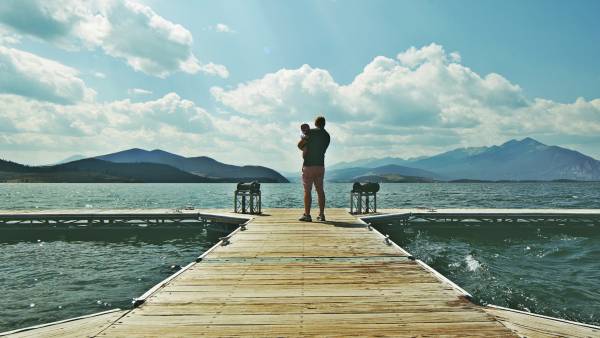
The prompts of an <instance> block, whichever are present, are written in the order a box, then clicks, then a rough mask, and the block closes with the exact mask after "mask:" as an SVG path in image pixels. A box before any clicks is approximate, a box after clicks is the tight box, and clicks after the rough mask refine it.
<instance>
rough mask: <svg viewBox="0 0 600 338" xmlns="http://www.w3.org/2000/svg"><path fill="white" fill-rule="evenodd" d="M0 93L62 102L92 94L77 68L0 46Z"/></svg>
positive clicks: (89, 97) (92, 95)
mask: <svg viewBox="0 0 600 338" xmlns="http://www.w3.org/2000/svg"><path fill="white" fill-rule="evenodd" d="M0 73H1V74H2V76H0V93H8V94H16V95H22V96H26V97H31V98H34V99H37V100H45V101H51V102H56V103H62V104H72V103H75V102H78V101H86V100H87V101H89V100H92V99H93V98H94V96H95V94H96V93H95V92H94V90H92V89H90V88H88V87H87V86H86V85H85V83H84V82H83V80H81V79H80V78H79V73H78V72H77V70H75V69H73V68H70V67H67V66H65V65H63V64H60V63H58V62H55V61H52V60H49V59H45V58H42V57H39V56H37V55H34V54H31V53H28V52H24V51H21V50H17V49H14V48H7V47H3V46H0Z"/></svg>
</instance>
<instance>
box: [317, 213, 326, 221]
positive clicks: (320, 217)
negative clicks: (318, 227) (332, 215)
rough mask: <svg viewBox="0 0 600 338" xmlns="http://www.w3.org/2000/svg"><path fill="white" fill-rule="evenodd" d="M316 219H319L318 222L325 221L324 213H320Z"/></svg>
mask: <svg viewBox="0 0 600 338" xmlns="http://www.w3.org/2000/svg"><path fill="white" fill-rule="evenodd" d="M317 221H319V222H325V215H324V214H321V215H319V216H317Z"/></svg>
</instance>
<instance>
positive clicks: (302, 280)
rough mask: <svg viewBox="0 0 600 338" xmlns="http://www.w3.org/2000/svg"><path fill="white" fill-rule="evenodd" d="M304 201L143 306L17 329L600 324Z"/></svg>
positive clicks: (322, 331) (321, 329)
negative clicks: (485, 295)
mask: <svg viewBox="0 0 600 338" xmlns="http://www.w3.org/2000/svg"><path fill="white" fill-rule="evenodd" d="M198 211H199V210H194V211H190V212H198ZM63 212H64V211H63ZM86 212H90V211H89V210H86ZM110 212H125V211H121V210H117V211H115V210H112V211H110ZM127 212H131V210H127ZM146 212H148V210H143V209H140V213H146ZM151 212H169V211H168V209H165V210H162V211H151ZM184 212H185V211H184ZM200 212H203V213H211V212H213V213H219V214H228V210H223V209H220V210H204V209H203V210H200ZM300 213H301V211H300V210H299V209H271V210H268V211H266V213H265V215H263V216H258V217H256V218H255V219H254V220H253V221H252V222H251V223H250V224H249V225H248V226H247V230H245V231H238V232H236V233H235V234H234V235H233V236H231V239H230V241H231V244H229V245H227V246H218V247H217V248H216V249H215V250H213V251H211V252H209V253H208V254H207V255H205V256H204V259H203V260H202V261H201V262H199V263H195V264H191V266H190V268H188V269H187V270H185V271H183V272H182V273H181V274H179V275H178V276H176V277H175V278H173V279H172V280H170V281H169V282H168V283H166V285H165V286H163V287H161V288H159V289H158V290H157V291H156V292H154V293H152V294H151V295H150V296H149V298H147V300H146V302H145V303H144V304H142V305H141V306H140V307H138V308H136V309H133V310H130V311H126V312H118V313H114V314H113V316H114V317H113V316H108V315H107V316H106V317H89V318H85V319H78V320H75V321H68V322H65V323H58V324H54V325H49V326H45V327H42V328H38V329H35V330H29V331H24V332H21V333H19V335H21V336H36V337H37V336H42V337H44V336H47V337H53V336H67V337H69V336H78V337H85V336H107V337H156V336H173V337H181V336H228V337H248V336H261V337H264V336H277V337H284V336H286V337H287V336H328V337H347V336H394V337H398V336H411V337H414V336H430V337H431V336H435V337H438V336H457V337H469V336H478V337H481V336H486V337H489V336H493V337H503V336H516V335H520V336H523V337H524V336H527V337H538V336H539V337H548V336H550V337H556V336H577V337H598V336H600V334H599V333H598V328H595V327H591V326H585V325H580V324H577V323H569V322H564V321H560V320H556V319H553V318H546V317H539V316H531V315H527V314H522V313H515V312H513V311H505V310H504V311H503V310H501V309H497V308H489V307H481V306H477V305H475V304H473V303H471V302H470V301H468V300H467V299H465V298H464V297H463V295H462V294H461V293H460V292H458V291H457V290H456V289H455V288H453V287H452V286H451V285H449V284H447V283H444V282H442V281H440V279H438V278H437V277H436V276H435V275H434V274H433V273H431V272H429V271H427V270H426V269H424V268H423V267H422V266H421V265H419V264H417V263H416V262H415V261H413V260H411V259H410V258H409V257H408V253H406V251H404V250H402V249H401V248H399V247H396V246H394V245H388V244H387V243H386V242H385V240H384V238H383V236H382V235H381V234H379V233H377V232H376V231H370V230H369V229H368V228H366V227H365V226H364V225H362V224H361V223H359V222H358V221H357V219H356V218H354V217H353V216H351V215H349V214H348V213H347V211H346V210H343V209H331V210H328V218H329V219H330V221H328V222H325V223H318V222H313V223H303V222H299V221H297V218H298V217H299V216H300ZM236 216H242V215H236Z"/></svg>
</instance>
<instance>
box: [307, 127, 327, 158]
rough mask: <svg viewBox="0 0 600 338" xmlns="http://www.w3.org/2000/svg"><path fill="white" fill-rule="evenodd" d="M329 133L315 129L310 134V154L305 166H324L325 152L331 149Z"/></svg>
mask: <svg viewBox="0 0 600 338" xmlns="http://www.w3.org/2000/svg"><path fill="white" fill-rule="evenodd" d="M329 141H330V139H329V133H328V132H327V131H326V130H325V129H319V128H313V129H311V130H310V132H309V134H308V144H307V147H308V154H307V155H306V158H304V164H303V166H305V167H309V166H317V165H318V166H324V165H325V151H327V147H329Z"/></svg>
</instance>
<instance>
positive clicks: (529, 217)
mask: <svg viewBox="0 0 600 338" xmlns="http://www.w3.org/2000/svg"><path fill="white" fill-rule="evenodd" d="M378 211H379V213H378V214H375V215H365V217H363V220H365V221H368V222H369V221H372V222H381V221H394V220H396V221H401V222H403V223H408V222H412V221H426V222H436V221H442V222H488V223H495V222H530V223H534V222H558V223H567V222H585V223H593V222H598V221H600V209H480V208H478V209H470V208H460V209H457V208H441V209H436V208H410V209H380V210H378Z"/></svg>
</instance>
